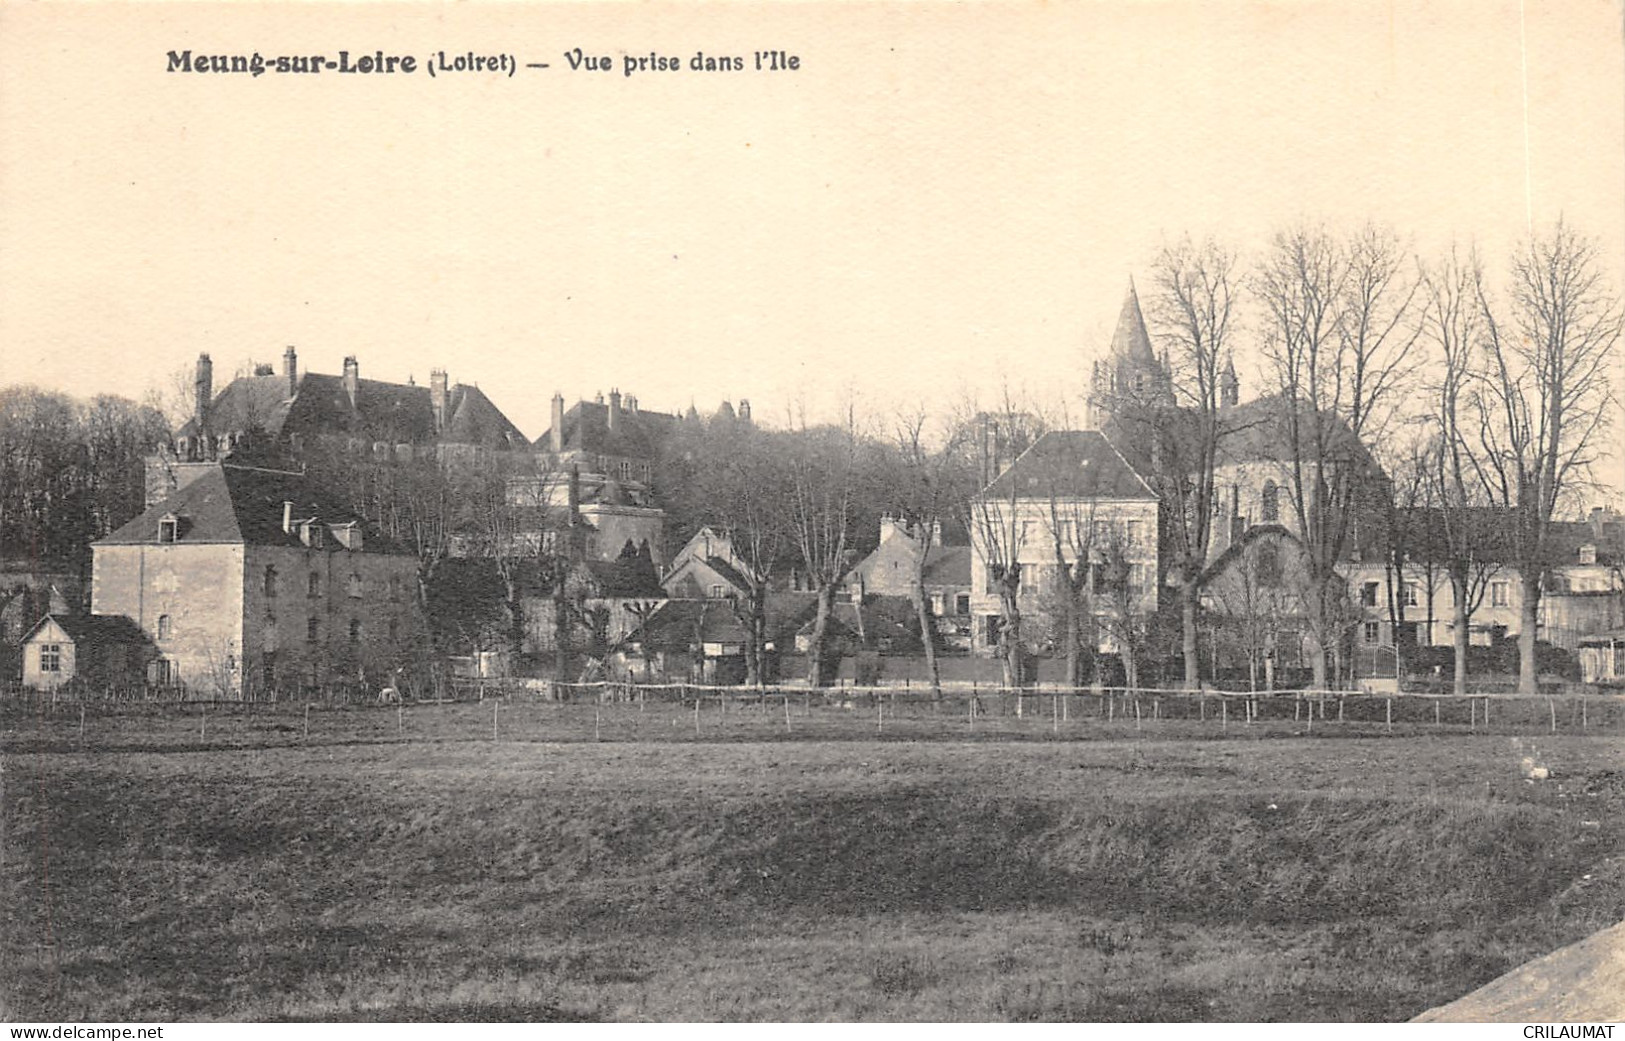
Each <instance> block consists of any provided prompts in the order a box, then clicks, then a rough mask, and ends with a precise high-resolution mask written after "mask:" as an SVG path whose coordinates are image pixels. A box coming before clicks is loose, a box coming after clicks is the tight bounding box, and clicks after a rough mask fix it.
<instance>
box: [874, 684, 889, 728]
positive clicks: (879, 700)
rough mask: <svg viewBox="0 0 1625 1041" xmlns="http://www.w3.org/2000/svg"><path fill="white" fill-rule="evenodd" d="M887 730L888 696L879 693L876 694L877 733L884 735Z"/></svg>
mask: <svg viewBox="0 0 1625 1041" xmlns="http://www.w3.org/2000/svg"><path fill="white" fill-rule="evenodd" d="M885 729H886V696H885V695H884V694H881V693H880V692H879V691H876V692H875V733H877V734H879V733H884V732H885Z"/></svg>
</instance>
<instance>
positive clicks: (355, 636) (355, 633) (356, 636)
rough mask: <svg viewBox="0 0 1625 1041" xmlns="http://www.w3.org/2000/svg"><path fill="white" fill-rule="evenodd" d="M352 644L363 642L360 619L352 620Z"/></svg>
mask: <svg viewBox="0 0 1625 1041" xmlns="http://www.w3.org/2000/svg"><path fill="white" fill-rule="evenodd" d="M350 642H351V643H360V642H361V619H359V618H352V619H350Z"/></svg>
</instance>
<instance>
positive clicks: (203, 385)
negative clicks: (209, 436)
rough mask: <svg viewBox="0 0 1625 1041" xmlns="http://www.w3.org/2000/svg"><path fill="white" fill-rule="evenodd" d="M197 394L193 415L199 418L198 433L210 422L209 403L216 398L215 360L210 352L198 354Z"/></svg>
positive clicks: (201, 432) (202, 431)
mask: <svg viewBox="0 0 1625 1041" xmlns="http://www.w3.org/2000/svg"><path fill="white" fill-rule="evenodd" d="M196 391H197V395H196V397H195V399H194V402H193V411H192V417H193V418H194V419H196V420H197V430H198V434H200V435H201V434H203V433H204V431H205V429H206V428H207V427H208V424H209V403H210V402H211V401H213V400H214V362H212V361H210V360H209V356H208V354H206V353H205V354H199V355H198V356H197V387H196Z"/></svg>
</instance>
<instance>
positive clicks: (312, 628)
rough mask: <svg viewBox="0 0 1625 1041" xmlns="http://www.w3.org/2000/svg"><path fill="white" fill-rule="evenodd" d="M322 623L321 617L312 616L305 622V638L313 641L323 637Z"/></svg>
mask: <svg viewBox="0 0 1625 1041" xmlns="http://www.w3.org/2000/svg"><path fill="white" fill-rule="evenodd" d="M321 636H322V623H321V620H320V619H316V618H312V619H310V620H309V621H308V622H306V623H305V639H307V640H310V641H312V642H314V641H316V640H319V639H321Z"/></svg>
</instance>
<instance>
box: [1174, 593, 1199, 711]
mask: <svg viewBox="0 0 1625 1041" xmlns="http://www.w3.org/2000/svg"><path fill="white" fill-rule="evenodd" d="M1179 599H1180V622H1181V624H1182V626H1183V629H1184V632H1183V634H1182V638H1181V643H1182V648H1183V650H1184V652H1185V689H1186V690H1200V689H1201V687H1202V662H1201V658H1200V657H1199V655H1198V654H1197V648H1196V610H1197V607H1198V606H1199V601H1200V600H1201V591H1200V590H1199V589H1197V587H1196V581H1195V580H1194V579H1193V578H1191V577H1190V576H1186V579H1185V582H1184V584H1183V585H1181V586H1180V587H1179Z"/></svg>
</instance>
